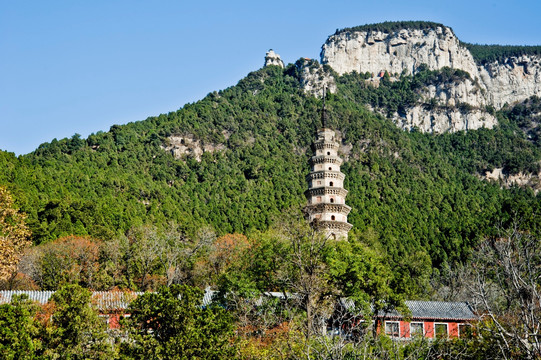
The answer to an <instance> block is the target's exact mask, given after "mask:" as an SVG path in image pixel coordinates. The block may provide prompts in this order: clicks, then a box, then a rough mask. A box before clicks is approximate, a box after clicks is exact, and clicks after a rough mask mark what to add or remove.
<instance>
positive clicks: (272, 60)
mask: <svg viewBox="0 0 541 360" xmlns="http://www.w3.org/2000/svg"><path fill="white" fill-rule="evenodd" d="M269 65H276V66H280V67H281V68H283V67H284V62H283V61H282V58H281V57H280V55H278V54H277V53H275V52H274V50H272V49H270V50H269V51H267V53H266V54H265V66H269Z"/></svg>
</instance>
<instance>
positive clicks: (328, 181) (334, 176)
mask: <svg viewBox="0 0 541 360" xmlns="http://www.w3.org/2000/svg"><path fill="white" fill-rule="evenodd" d="M323 93H324V94H325V89H324V92H323ZM321 125H322V128H321V129H319V130H318V131H317V135H316V140H315V141H314V144H313V146H312V148H313V151H314V155H313V156H312V158H311V159H310V166H311V170H310V174H309V175H308V176H307V177H306V180H307V182H308V190H307V191H306V192H305V193H304V194H305V195H306V199H307V200H308V204H307V205H306V207H305V208H304V209H305V213H306V217H307V219H308V221H309V222H310V224H311V225H312V227H314V228H315V229H316V230H318V231H321V232H323V233H324V234H325V236H327V237H330V238H334V239H344V240H347V237H348V232H349V230H351V228H352V226H353V225H351V224H350V223H348V219H347V216H348V214H349V212H350V211H351V207H349V206H347V205H346V202H345V198H346V195H347V193H348V192H347V190H346V189H344V179H345V175H344V173H342V172H341V171H340V165H341V164H342V159H341V158H340V157H339V156H338V148H339V146H340V145H339V143H338V141H336V134H335V132H334V131H333V130H331V129H328V128H327V119H326V109H325V95H324V96H323V108H322V114H321Z"/></svg>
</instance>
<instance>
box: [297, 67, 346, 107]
mask: <svg viewBox="0 0 541 360" xmlns="http://www.w3.org/2000/svg"><path fill="white" fill-rule="evenodd" d="M295 66H297V71H298V72H299V80H300V83H301V86H302V87H303V88H304V91H306V92H307V93H309V94H312V95H314V96H316V97H319V98H321V97H323V92H324V89H325V91H327V92H331V93H335V92H336V81H335V79H334V77H333V76H332V74H331V73H330V71H328V70H326V69H325V68H324V67H323V65H321V64H320V63H318V62H317V61H315V60H311V59H301V60H299V61H297V62H296V63H295Z"/></svg>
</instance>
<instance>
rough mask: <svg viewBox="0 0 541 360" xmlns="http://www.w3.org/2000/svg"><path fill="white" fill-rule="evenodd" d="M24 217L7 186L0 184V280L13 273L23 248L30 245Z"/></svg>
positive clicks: (28, 231)
mask: <svg viewBox="0 0 541 360" xmlns="http://www.w3.org/2000/svg"><path fill="white" fill-rule="evenodd" d="M25 218H26V215H25V214H24V213H21V212H19V210H18V209H17V208H16V207H15V205H14V203H13V198H12V197H11V194H10V193H9V191H8V190H7V188H6V187H4V186H0V281H5V280H7V279H8V278H9V277H11V276H12V275H13V274H14V273H15V270H16V269H17V264H18V263H19V260H20V258H21V254H22V252H23V250H24V249H25V248H26V247H28V246H30V235H31V233H30V230H29V229H28V227H27V226H26V223H25Z"/></svg>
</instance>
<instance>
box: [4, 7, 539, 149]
mask: <svg viewBox="0 0 541 360" xmlns="http://www.w3.org/2000/svg"><path fill="white" fill-rule="evenodd" d="M539 14H541V2H539V1H514V2H510V1H462V0H457V1H450V2H449V1H437V0H433V1H405V0H401V1H390V0H380V1H360V0H358V1H339V0H337V1H334V2H330V1H319V0H312V1H291V0H290V1H282V0H275V1H265V2H258V1H203V0H201V1H198V2H193V1H167V0H161V1H138V0H132V1H125V0H107V1H101V0H94V1H80V0H69V1H68V0H66V1H59V0H58V1H57V0H50V1H25V0H17V1H8V0H0V125H1V127H0V149H2V150H7V151H11V152H15V153H16V154H18V155H19V154H25V153H28V152H31V151H32V150H34V149H35V148H36V147H38V146H39V144H41V143H43V142H49V141H51V140H52V139H53V138H57V139H61V138H64V137H71V136H72V135H73V134H75V133H79V134H81V135H82V136H83V137H86V136H88V135H89V134H91V133H93V132H97V131H100V130H102V131H107V130H109V128H110V127H111V125H114V124H125V123H128V122H131V121H138V120H143V119H145V118H146V117H148V116H152V115H158V114H160V113H167V112H169V111H173V110H177V109H179V108H180V107H182V106H183V105H184V104H185V103H187V102H193V101H197V100H198V99H201V98H202V97H204V96H205V95H206V94H208V93H209V92H211V91H214V90H219V89H224V88H226V87H229V86H232V85H235V84H236V83H237V82H238V80H240V79H241V78H242V77H244V76H245V75H246V74H248V73H249V72H250V71H253V70H257V69H258V68H260V67H261V66H262V65H263V58H264V55H265V52H266V51H267V50H268V49H270V48H272V49H274V50H275V51H276V52H277V53H278V54H280V55H281V56H282V59H283V60H284V61H285V62H286V63H290V62H295V61H296V60H297V59H298V58H300V57H309V58H316V59H319V51H320V48H321V45H322V44H323V43H324V41H325V40H326V38H327V36H329V35H330V34H332V33H334V31H335V30H336V29H337V28H343V27H350V26H355V25H362V24H367V23H374V22H382V21H394V20H427V21H435V22H440V23H443V24H445V25H447V26H451V27H452V28H453V30H454V31H455V34H457V36H458V37H459V38H460V39H461V40H463V41H467V42H472V43H482V44H485V43H489V44H517V45H520V44H527V45H537V44H541V26H540V24H539V20H538V17H539Z"/></svg>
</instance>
